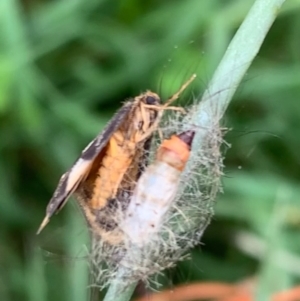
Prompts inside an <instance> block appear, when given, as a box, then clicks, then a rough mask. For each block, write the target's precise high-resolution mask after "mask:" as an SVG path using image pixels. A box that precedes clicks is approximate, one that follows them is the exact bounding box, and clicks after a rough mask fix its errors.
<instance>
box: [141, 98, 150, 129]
mask: <svg viewBox="0 0 300 301" xmlns="http://www.w3.org/2000/svg"><path fill="white" fill-rule="evenodd" d="M145 108H147V105H146V104H143V103H141V114H142V120H143V126H142V130H143V131H144V132H146V131H147V129H148V128H149V124H150V118H149V115H148V114H146V110H145Z"/></svg>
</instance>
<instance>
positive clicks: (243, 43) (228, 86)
mask: <svg viewBox="0 0 300 301" xmlns="http://www.w3.org/2000/svg"><path fill="white" fill-rule="evenodd" d="M284 2H285V0H257V1H256V2H255V3H254V4H253V6H252V8H251V9H250V11H249V13H248V15H247V16H246V18H245V20H244V21H243V23H242V25H241V26H240V28H239V29H238V31H237V32H236V34H235V36H234V38H233V39H232V41H231V43H230V44H229V46H228V48H227V50H226V52H225V55H224V57H223V58H222V60H221V62H220V64H219V65H218V67H217V70H216V71H215V73H214V75H213V78H212V80H211V81H210V83H209V84H208V87H207V89H206V91H205V92H204V94H203V97H202V99H201V102H200V104H199V105H198V109H197V114H195V118H194V119H195V120H194V121H195V123H196V124H197V125H199V126H200V127H207V126H211V125H212V124H214V123H215V122H216V120H217V121H219V120H220V119H221V118H222V116H223V114H224V112H225V110H226V109H227V107H228V105H229V103H230V100H231V99H232V97H233V95H234V93H235V91H236V89H237V88H238V85H239V84H240V82H241V80H242V78H243V77H244V75H245V73H246V72H247V70H248V68H249V66H250V64H251V63H252V61H253V60H254V58H255V56H256V55H257V53H258V51H259V49H260V47H261V45H262V43H263V41H264V39H265V37H266V35H267V33H268V31H269V29H270V27H271V25H272V24H273V22H274V20H275V18H276V16H277V14H278V13H279V10H280V7H281V6H282V4H283V3H284ZM198 141H199V139H198ZM198 143H201V142H200V141H199V142H198ZM194 145H195V147H197V148H199V147H201V145H200V144H198V145H196V144H194Z"/></svg>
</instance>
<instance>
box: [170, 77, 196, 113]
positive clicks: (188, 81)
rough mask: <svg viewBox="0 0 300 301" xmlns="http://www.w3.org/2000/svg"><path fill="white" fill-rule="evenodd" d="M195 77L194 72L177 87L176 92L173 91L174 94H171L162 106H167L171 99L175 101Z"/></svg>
mask: <svg viewBox="0 0 300 301" xmlns="http://www.w3.org/2000/svg"><path fill="white" fill-rule="evenodd" d="M196 77H197V75H196V74H195V73H194V74H193V75H192V76H191V77H190V78H189V79H188V80H187V81H186V82H185V83H184V84H183V85H182V86H181V88H180V89H179V91H178V92H177V93H175V94H174V95H172V96H171V97H170V98H169V99H168V100H167V101H166V103H165V104H164V107H167V106H168V105H170V104H171V103H172V102H173V101H175V100H176V99H177V98H178V97H179V96H180V94H181V93H182V92H183V91H184V90H185V89H186V88H187V87H188V86H189V85H190V84H191V82H192V81H193V80H194V79H195V78H196Z"/></svg>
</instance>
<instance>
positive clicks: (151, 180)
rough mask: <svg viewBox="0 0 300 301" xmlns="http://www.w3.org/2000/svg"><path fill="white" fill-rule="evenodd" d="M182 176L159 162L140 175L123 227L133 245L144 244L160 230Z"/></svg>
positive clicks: (174, 169)
mask: <svg viewBox="0 0 300 301" xmlns="http://www.w3.org/2000/svg"><path fill="white" fill-rule="evenodd" d="M180 174H181V171H179V170H178V169H176V168H174V167H172V166H170V165H169V164H167V163H165V162H161V161H156V162H155V163H154V164H153V165H151V166H149V168H148V169H147V171H146V172H145V173H144V174H143V175H142V176H141V178H140V179H139V181H138V184H137V186H136V189H135V192H134V194H133V197H132V199H131V202H130V205H129V206H128V209H127V211H126V214H125V219H124V223H123V225H122V226H121V229H122V230H123V231H124V232H125V235H126V236H127V238H128V239H129V241H130V242H131V243H134V244H137V245H141V244H145V243H147V242H148V241H150V240H151V238H152V236H153V235H155V233H157V232H158V231H159V229H160V228H161V225H162V223H163V221H164V217H165V215H166V212H167V211H168V210H169V208H170V206H171V205H172V201H173V199H174V198H175V196H176V191H177V189H178V184H179V177H180Z"/></svg>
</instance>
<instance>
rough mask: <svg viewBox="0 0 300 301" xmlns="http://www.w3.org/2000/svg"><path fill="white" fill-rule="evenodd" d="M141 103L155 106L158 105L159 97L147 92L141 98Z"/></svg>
mask: <svg viewBox="0 0 300 301" xmlns="http://www.w3.org/2000/svg"><path fill="white" fill-rule="evenodd" d="M142 102H143V103H144V104H146V105H150V106H157V105H159V104H160V102H161V101H160V97H159V96H158V95H157V94H156V93H153V92H150V91H147V92H146V93H145V94H144V95H143V98H142Z"/></svg>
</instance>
